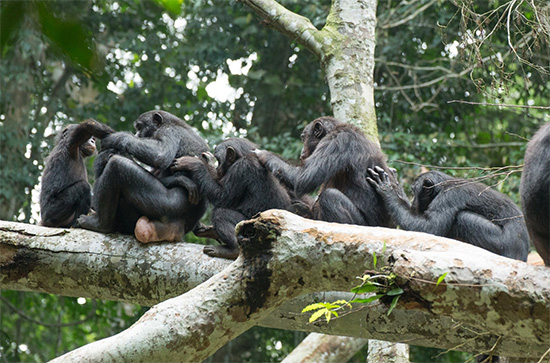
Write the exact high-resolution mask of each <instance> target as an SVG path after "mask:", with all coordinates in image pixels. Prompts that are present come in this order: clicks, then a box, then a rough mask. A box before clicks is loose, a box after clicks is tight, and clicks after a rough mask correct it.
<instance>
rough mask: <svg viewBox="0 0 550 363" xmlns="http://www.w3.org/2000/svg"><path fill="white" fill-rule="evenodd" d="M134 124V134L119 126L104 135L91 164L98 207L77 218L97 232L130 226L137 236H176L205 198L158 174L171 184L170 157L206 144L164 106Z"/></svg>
mask: <svg viewBox="0 0 550 363" xmlns="http://www.w3.org/2000/svg"><path fill="white" fill-rule="evenodd" d="M134 127H135V129H136V131H137V133H136V136H134V135H132V134H130V133H126V132H117V133H114V134H112V135H109V137H106V138H105V139H104V140H103V142H102V147H103V148H102V151H101V153H100V155H98V158H97V159H96V165H95V170H96V173H97V175H96V177H97V180H96V183H95V185H94V197H93V205H94V208H95V209H96V213H95V214H91V215H89V216H82V217H81V218H79V220H78V223H79V224H80V225H81V226H82V227H83V228H86V229H91V230H94V231H98V232H112V231H118V232H122V233H132V232H134V233H135V235H136V238H137V239H138V240H140V241H141V242H151V241H160V240H179V239H181V237H182V236H183V235H184V234H185V233H187V232H189V231H190V230H192V229H193V228H195V226H196V225H197V223H198V221H199V219H200V218H201V217H202V215H203V214H204V212H205V210H206V201H205V200H201V201H200V202H199V203H198V204H196V205H193V204H191V203H190V201H189V199H193V198H196V197H195V196H194V195H195V194H193V193H188V192H187V191H186V190H184V189H182V188H179V187H175V188H170V189H169V188H167V187H166V186H165V185H163V183H162V181H161V180H164V181H165V182H168V184H170V183H169V182H170V180H169V177H170V176H171V175H172V174H171V172H170V170H169V166H170V164H171V163H172V160H174V159H175V158H177V157H180V156H183V155H199V154H200V153H202V152H205V151H207V150H208V146H207V145H206V142H205V141H204V140H203V139H201V138H200V136H199V135H197V134H196V132H195V131H194V130H193V129H192V128H191V127H190V126H189V125H187V124H186V123H185V122H184V121H183V120H181V119H179V118H178V117H176V116H174V115H172V114H170V113H168V112H165V111H150V112H146V113H144V114H142V115H141V116H139V118H138V119H137V120H136V121H135V122H134ZM132 158H135V159H136V160H138V161H140V162H141V163H143V164H146V165H148V166H150V167H151V168H152V171H151V172H149V171H147V170H146V169H144V168H143V167H141V166H140V165H138V164H137V163H136V162H135V161H134V160H132ZM177 177H178V178H180V179H181V178H186V177H185V175H179V176H177ZM188 185H189V186H190V187H193V186H194V183H192V182H191V181H190V180H189V183H188ZM189 194H192V197H191V198H190V197H189ZM195 201H196V200H194V202H195Z"/></svg>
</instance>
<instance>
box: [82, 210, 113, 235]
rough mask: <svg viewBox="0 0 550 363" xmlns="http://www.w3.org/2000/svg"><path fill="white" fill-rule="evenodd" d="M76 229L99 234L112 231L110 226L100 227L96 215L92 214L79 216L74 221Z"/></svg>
mask: <svg viewBox="0 0 550 363" xmlns="http://www.w3.org/2000/svg"><path fill="white" fill-rule="evenodd" d="M76 223H77V225H76V226H77V227H80V228H84V229H89V230H90V231H95V232H101V233H109V232H112V231H113V229H112V228H111V227H110V226H102V225H101V223H100V222H99V216H98V215H97V213H95V212H93V213H91V214H88V215H84V214H83V215H81V216H80V217H78V219H77V220H76Z"/></svg>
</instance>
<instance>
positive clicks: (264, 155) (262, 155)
mask: <svg viewBox="0 0 550 363" xmlns="http://www.w3.org/2000/svg"><path fill="white" fill-rule="evenodd" d="M252 152H253V153H254V154H256V156H257V157H258V160H259V161H260V164H262V165H265V163H266V162H267V159H268V156H269V154H270V153H269V151H266V150H260V149H254V150H252Z"/></svg>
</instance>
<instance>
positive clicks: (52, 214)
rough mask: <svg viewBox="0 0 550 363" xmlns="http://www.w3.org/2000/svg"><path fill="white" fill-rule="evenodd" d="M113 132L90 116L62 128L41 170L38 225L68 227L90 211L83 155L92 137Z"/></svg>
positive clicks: (89, 149)
mask: <svg viewBox="0 0 550 363" xmlns="http://www.w3.org/2000/svg"><path fill="white" fill-rule="evenodd" d="M113 132H114V130H113V129H111V128H110V127H109V126H107V125H104V124H102V123H99V122H97V121H95V120H92V119H88V120H86V121H83V122H81V123H80V124H78V125H69V126H67V127H66V128H65V129H63V131H62V132H61V134H60V135H59V136H58V139H57V141H56V145H55V147H54V148H53V150H52V152H51V153H50V155H49V156H48V158H47V159H46V161H45V167H44V172H43V173H42V182H41V184H42V186H41V189H40V214H41V219H42V220H41V222H40V224H41V225H43V226H48V227H72V226H74V225H75V224H76V219H77V218H78V217H79V216H80V215H81V214H87V213H88V212H89V211H90V202H91V198H92V196H91V187H90V183H88V175H87V173H86V167H85V165H84V158H86V157H88V156H91V155H93V154H94V153H95V151H96V145H95V138H96V137H97V138H99V139H102V138H104V137H105V136H107V135H109V134H111V133H113Z"/></svg>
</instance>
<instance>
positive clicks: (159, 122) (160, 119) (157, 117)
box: [153, 112, 162, 127]
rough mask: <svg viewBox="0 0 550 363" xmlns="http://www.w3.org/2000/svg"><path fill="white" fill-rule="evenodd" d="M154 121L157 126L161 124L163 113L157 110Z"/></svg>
mask: <svg viewBox="0 0 550 363" xmlns="http://www.w3.org/2000/svg"><path fill="white" fill-rule="evenodd" d="M153 122H154V123H155V125H156V126H157V127H158V126H160V124H161V123H162V115H161V114H160V113H158V112H155V113H154V114H153Z"/></svg>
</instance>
